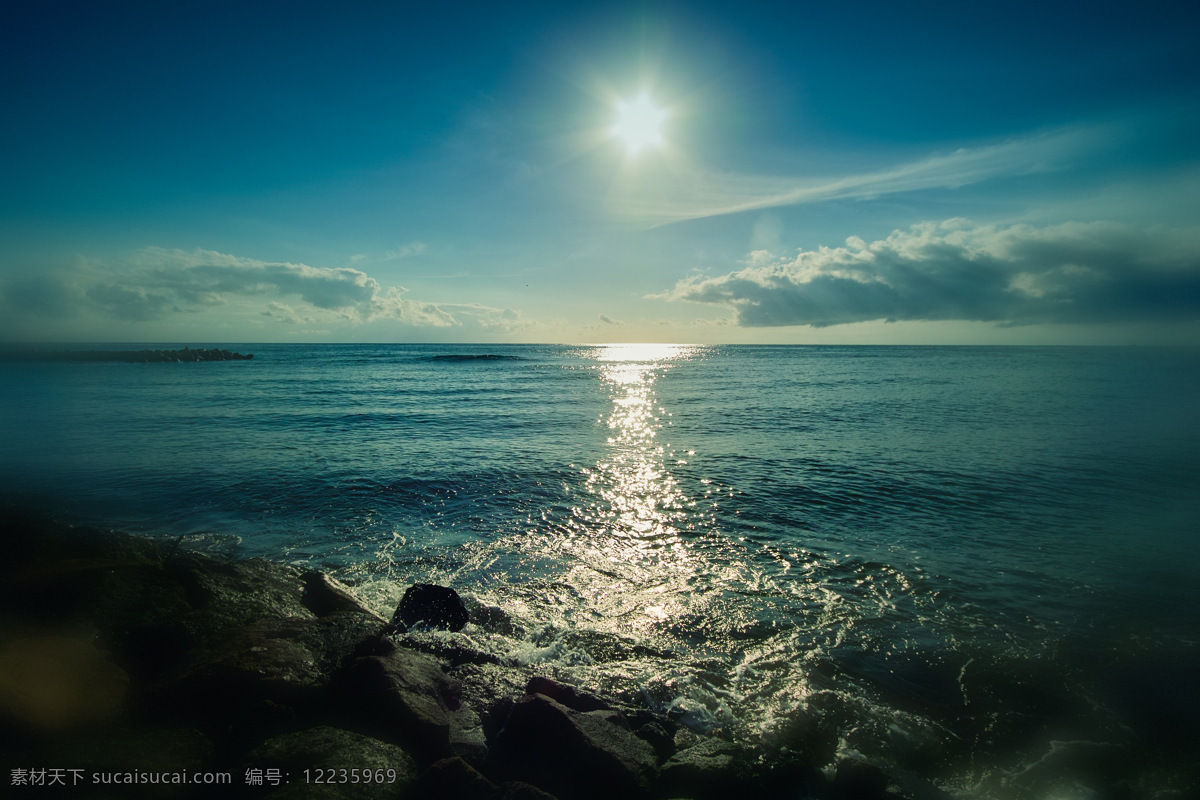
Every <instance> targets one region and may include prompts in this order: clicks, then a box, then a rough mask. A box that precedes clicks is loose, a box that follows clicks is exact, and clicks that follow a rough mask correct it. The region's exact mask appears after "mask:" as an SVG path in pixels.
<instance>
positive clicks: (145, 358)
mask: <svg viewBox="0 0 1200 800" xmlns="http://www.w3.org/2000/svg"><path fill="white" fill-rule="evenodd" d="M5 355H6V358H7V360H10V361H127V362H131V363H138V364H159V363H166V362H179V361H248V360H250V359H252V358H254V354H253V353H249V354H246V355H242V354H241V353H234V352H231V351H229V350H221V349H218V348H215V347H213V348H205V347H198V348H191V347H185V348H183V349H182V350H22V351H10V352H8V353H7V354H5Z"/></svg>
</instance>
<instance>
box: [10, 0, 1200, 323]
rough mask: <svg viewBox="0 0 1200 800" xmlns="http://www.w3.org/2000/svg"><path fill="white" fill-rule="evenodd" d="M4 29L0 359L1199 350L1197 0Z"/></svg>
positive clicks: (111, 14) (428, 15)
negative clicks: (744, 345)
mask: <svg viewBox="0 0 1200 800" xmlns="http://www.w3.org/2000/svg"><path fill="white" fill-rule="evenodd" d="M23 5H24V8H17V9H16V10H15V11H14V12H12V13H11V14H10V15H9V16H8V18H7V19H6V24H5V26H4V28H3V29H2V30H0V37H2V38H3V42H2V44H3V47H0V62H2V63H3V74H4V75H5V76H6V77H5V80H4V81H3V83H2V85H0V96H2V99H3V106H4V108H5V124H4V125H3V126H0V146H2V152H3V160H2V161H0V319H2V320H3V321H0V336H2V337H3V338H5V339H10V340H12V339H18V340H41V341H45V340H51V341H80V340H90V341H167V342H189V343H205V342H239V341H551V342H557V341H562V342H578V341H684V342H779V343H791V342H797V343H805V342H813V343H823V342H845V343H858V342H864V343H865V342H871V343H890V342H897V343H910V342H911V343H926V342H928V343H1010V342H1011V343H1025V342H1029V343H1060V342H1061V343H1090V342H1096V343H1124V342H1143V341H1153V342H1186V343H1191V344H1196V343H1200V86H1198V85H1197V81H1198V78H1197V76H1200V48H1198V47H1197V46H1196V44H1195V43H1196V42H1197V41H1200V10H1197V9H1196V7H1194V6H1189V5H1188V4H1183V3H1177V2H1171V3H1158V2H1139V3H1112V4H1104V3H1088V4H1075V3H1046V2H1039V3H1013V2H1008V3H1003V4H991V3H982V4H961V3H915V4H896V3H858V4H840V5H835V4H828V3H824V4H816V3H804V2H790V3H780V4H771V3H754V2H742V3H707V4H706V3H678V4H671V3H605V4H578V5H571V4H560V3H513V4H480V5H471V4H457V5H437V4H410V3H355V4H350V7H349V8H341V7H336V8H335V7H334V6H332V5H330V4H306V3H298V2H292V3H286V4H283V3H280V4H272V3H250V4H223V3H219V2H216V3H214V2H205V3H196V4H189V3H178V4H165V3H164V4H141V3H139V4H120V3H102V4H97V3H55V2H39V3H26V4H23ZM641 93H646V94H647V95H648V96H649V97H650V98H651V99H652V101H653V102H654V103H655V104H656V105H657V106H658V107H659V108H661V109H662V110H663V111H664V112H665V113H666V115H667V119H666V122H665V123H664V125H663V128H662V143H661V145H658V146H652V147H647V148H644V149H643V150H641V151H640V152H638V153H637V154H636V155H630V154H629V153H628V152H627V150H626V148H625V147H624V146H623V145H622V143H621V141H620V140H619V139H617V138H616V137H614V136H613V135H612V133H611V128H612V126H613V124H614V121H615V120H616V118H617V113H618V112H617V109H618V104H619V103H621V102H623V101H625V102H628V101H630V100H632V99H634V98H636V97H637V96H639V95H640V94H641Z"/></svg>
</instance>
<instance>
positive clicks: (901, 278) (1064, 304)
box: [659, 220, 1200, 327]
mask: <svg viewBox="0 0 1200 800" xmlns="http://www.w3.org/2000/svg"><path fill="white" fill-rule="evenodd" d="M659 297H665V298H668V299H672V300H688V301H691V302H696V303H708V304H716V305H720V306H725V307H729V308H732V309H733V310H734V311H735V313H736V315H737V321H738V324H739V325H742V326H747V327H767V326H777V325H811V326H815V327H822V326H828V325H841V324H848V323H855V322H865V321H870V320H881V319H882V320H887V321H897V320H928V321H934V320H969V321H983V322H994V323H1000V324H1007V325H1025V324H1034V323H1109V322H1132V321H1150V320H1172V319H1173V320H1180V319H1200V229H1197V228H1187V229H1165V228H1154V229H1139V228H1133V227H1130V226H1128V225H1120V224H1116V223H1105V222H1095V223H1067V224H1063V225H1056V226H1050V227H1042V228H1038V227H1033V226H1030V225H1012V226H1008V227H998V226H995V225H975V224H973V223H971V222H969V221H966V220H948V221H946V222H942V223H940V224H938V223H925V224H922V225H917V226H914V227H912V228H911V229H909V230H907V231H899V230H898V231H894V232H893V233H892V234H891V235H890V236H888V237H887V238H886V239H882V240H879V241H875V242H871V243H867V242H865V241H863V240H862V239H859V238H857V237H851V238H850V239H848V240H847V242H846V245H845V246H843V247H832V248H831V247H822V248H820V249H818V250H811V251H800V253H799V254H798V255H796V256H795V257H794V258H783V259H775V258H772V257H771V256H770V255H769V254H767V253H764V252H762V251H756V252H754V253H751V254H750V256H749V258H748V259H747V261H746V262H745V265H744V267H743V268H742V269H739V270H737V271H734V272H731V273H729V274H727V275H723V276H720V277H710V278H706V277H701V276H695V277H691V278H687V279H684V280H681V281H679V282H678V283H677V284H676V285H675V287H674V288H673V289H672V290H671V291H669V292H667V293H666V294H664V295H659Z"/></svg>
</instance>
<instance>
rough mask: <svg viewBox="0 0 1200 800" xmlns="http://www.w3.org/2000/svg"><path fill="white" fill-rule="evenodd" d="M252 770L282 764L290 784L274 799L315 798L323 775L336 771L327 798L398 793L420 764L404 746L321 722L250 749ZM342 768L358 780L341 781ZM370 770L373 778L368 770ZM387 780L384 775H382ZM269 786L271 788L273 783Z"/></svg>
mask: <svg viewBox="0 0 1200 800" xmlns="http://www.w3.org/2000/svg"><path fill="white" fill-rule="evenodd" d="M246 767H247V768H248V769H261V770H266V769H279V770H280V771H281V773H283V774H287V775H289V776H290V777H289V780H290V783H289V784H287V785H286V786H281V787H280V788H279V789H277V790H275V791H272V792H271V793H270V794H268V795H267V797H268V798H270V800H286V798H291V797H310V796H312V795H313V794H314V792H313V788H314V787H315V786H320V785H321V784H318V783H315V780H316V779H317V778H318V777H321V778H324V777H325V775H324V774H320V773H319V771H321V773H324V772H331V773H334V776H335V781H337V782H334V783H327V784H324V786H323V788H324V791H325V793H324V794H323V795H322V796H327V797H339V798H340V797H345V798H366V799H367V800H376V799H378V800H384V798H393V797H395V796H396V795H397V794H399V793H400V792H402V791H403V790H404V789H405V788H406V787H408V786H409V785H411V784H412V783H413V782H414V781H415V780H416V778H417V763H416V761H415V760H414V759H413V757H412V756H410V755H409V754H408V753H406V752H405V751H404V750H402V749H401V748H399V747H397V746H396V745H394V744H388V743H386V742H381V741H379V740H378V739H372V738H370V737H368V736H363V735H361V734H357V733H352V732H350V731H344V730H340V729H338V728H331V727H328V726H317V727H313V728H309V729H307V730H302V731H297V732H293V733H288V734H284V735H282V736H276V737H274V738H272V739H269V740H267V741H266V742H263V743H262V744H261V745H259V746H258V747H255V748H254V749H253V750H251V751H250V754H249V755H248V756H247V759H246ZM341 770H357V771H358V772H357V777H358V778H359V779H358V780H354V777H355V776H354V775H352V774H351V775H349V776H348V777H349V781H348V782H340V773H341ZM364 772H370V773H371V774H370V776H369V777H368V778H367V779H363V773H364ZM380 779H382V780H380ZM264 788H270V785H269V783H268V784H264Z"/></svg>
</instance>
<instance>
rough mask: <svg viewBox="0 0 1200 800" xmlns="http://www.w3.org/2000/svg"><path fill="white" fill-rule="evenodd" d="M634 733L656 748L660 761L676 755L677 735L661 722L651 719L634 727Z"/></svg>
mask: <svg viewBox="0 0 1200 800" xmlns="http://www.w3.org/2000/svg"><path fill="white" fill-rule="evenodd" d="M633 734H634V735H635V736H637V737H638V738H639V739H641V740H642V741H643V742H645V743H646V744H648V745H650V746H651V747H652V748H654V755H655V756H657V757H658V760H659V763H662V762H664V761H666V760H667V759H669V758H671V756H673V755H675V737H674V736H673V735H671V733H670V732H669V731H668V730H667V728H666V726H665V725H663V724H662V723H661V722H657V721H651V722H646V723H644V724H642V725H641V726H639V727H637V728H635V729H634V731H633Z"/></svg>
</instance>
